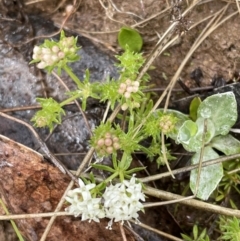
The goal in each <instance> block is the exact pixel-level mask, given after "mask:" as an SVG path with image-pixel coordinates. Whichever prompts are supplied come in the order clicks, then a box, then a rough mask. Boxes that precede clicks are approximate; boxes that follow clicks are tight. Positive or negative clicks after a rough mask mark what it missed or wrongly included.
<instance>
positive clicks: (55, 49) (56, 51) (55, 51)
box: [52, 45, 60, 54]
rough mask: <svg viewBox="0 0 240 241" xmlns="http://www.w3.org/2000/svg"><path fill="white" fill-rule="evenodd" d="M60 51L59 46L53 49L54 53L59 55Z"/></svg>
mask: <svg viewBox="0 0 240 241" xmlns="http://www.w3.org/2000/svg"><path fill="white" fill-rule="evenodd" d="M59 50H60V49H59V48H58V46H56V45H55V46H53V47H52V51H53V53H55V54H56V53H58V52H59Z"/></svg>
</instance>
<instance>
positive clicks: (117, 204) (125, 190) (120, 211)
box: [103, 176, 145, 229]
mask: <svg viewBox="0 0 240 241" xmlns="http://www.w3.org/2000/svg"><path fill="white" fill-rule="evenodd" d="M103 198H104V209H105V212H106V217H107V218H110V219H111V220H110V222H109V223H108V226H107V228H108V229H111V227H112V222H113V221H115V222H118V221H121V222H122V223H123V222H124V221H126V220H130V219H135V221H136V222H139V221H138V216H139V215H138V211H140V210H143V204H142V203H141V202H140V200H141V201H145V196H144V194H143V193H142V185H141V183H136V179H135V177H134V176H133V177H132V178H131V180H130V181H123V183H117V184H116V185H112V184H111V185H110V186H109V187H107V188H106V190H105V193H104V194H103Z"/></svg>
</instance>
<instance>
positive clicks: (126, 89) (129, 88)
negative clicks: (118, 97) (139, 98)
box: [118, 79, 139, 99]
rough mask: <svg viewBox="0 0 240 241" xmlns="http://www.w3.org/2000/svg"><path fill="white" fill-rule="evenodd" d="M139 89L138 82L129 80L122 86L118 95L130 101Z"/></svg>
mask: <svg viewBox="0 0 240 241" xmlns="http://www.w3.org/2000/svg"><path fill="white" fill-rule="evenodd" d="M138 88H139V82H138V81H131V80H130V79H127V80H126V81H125V83H121V84H120V86H119V89H118V93H119V94H122V95H123V96H124V97H125V98H126V99H129V98H130V97H131V94H132V93H136V92H137V91H138Z"/></svg>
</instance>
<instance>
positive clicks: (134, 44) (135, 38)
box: [118, 27, 143, 52]
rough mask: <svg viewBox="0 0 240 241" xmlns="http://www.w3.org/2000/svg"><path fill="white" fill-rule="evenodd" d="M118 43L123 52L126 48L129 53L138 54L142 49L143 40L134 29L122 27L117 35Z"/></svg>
mask: <svg viewBox="0 0 240 241" xmlns="http://www.w3.org/2000/svg"><path fill="white" fill-rule="evenodd" d="M118 43H119V45H120V46H121V48H122V49H124V50H126V48H127V47H128V48H129V50H130V51H133V52H139V51H140V50H141V49H142V45H143V39H142V37H141V35H140V34H139V33H138V31H136V30H135V29H132V28H129V27H123V28H121V29H120V31H119V33H118Z"/></svg>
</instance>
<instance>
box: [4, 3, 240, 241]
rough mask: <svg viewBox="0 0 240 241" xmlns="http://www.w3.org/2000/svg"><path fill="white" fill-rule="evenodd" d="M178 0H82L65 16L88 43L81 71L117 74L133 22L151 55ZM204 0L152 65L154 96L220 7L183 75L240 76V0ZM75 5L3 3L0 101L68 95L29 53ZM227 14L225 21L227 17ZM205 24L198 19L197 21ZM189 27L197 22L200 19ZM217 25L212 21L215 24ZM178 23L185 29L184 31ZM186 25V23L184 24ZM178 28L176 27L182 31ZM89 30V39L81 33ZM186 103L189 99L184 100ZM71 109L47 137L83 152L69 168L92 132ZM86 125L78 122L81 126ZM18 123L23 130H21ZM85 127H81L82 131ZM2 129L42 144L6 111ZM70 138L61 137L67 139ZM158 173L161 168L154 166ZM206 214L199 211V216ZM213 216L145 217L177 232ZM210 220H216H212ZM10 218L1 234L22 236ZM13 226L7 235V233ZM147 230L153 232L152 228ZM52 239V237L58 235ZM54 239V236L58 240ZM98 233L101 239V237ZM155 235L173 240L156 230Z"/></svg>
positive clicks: (163, 211)
mask: <svg viewBox="0 0 240 241" xmlns="http://www.w3.org/2000/svg"><path fill="white" fill-rule="evenodd" d="M177 2H178V1H177V0H175V1H170V0H169V1H165V0H158V1H155V0H145V1H142V0H139V1H132V2H131V3H129V1H127V0H114V1H110V0H109V1H107V0H105V1H97V0H89V1H85V0H82V1H79V2H78V8H77V9H76V12H75V13H74V14H73V15H72V16H71V17H70V18H69V19H68V21H67V22H66V23H64V29H65V30H67V31H69V32H68V34H76V35H79V45H81V46H82V49H81V52H80V54H81V55H82V59H81V62H78V63H76V64H75V65H74V66H73V69H74V71H75V73H76V74H78V76H79V77H80V78H82V77H83V75H84V71H85V69H86V68H89V69H90V72H91V79H92V81H96V80H103V79H104V77H105V76H106V75H107V74H110V75H111V76H115V77H116V76H117V72H116V69H115V67H114V61H115V58H114V56H115V55H116V54H117V53H120V51H121V50H120V48H119V47H118V44H117V33H118V31H119V29H120V28H121V26H125V25H127V26H135V27H136V29H137V30H138V31H139V32H140V33H141V35H142V36H143V39H144V46H143V53H144V55H145V56H146V57H148V56H150V55H151V51H152V50H153V48H154V46H155V45H156V43H157V42H158V40H159V37H161V36H162V35H163V34H164V32H165V30H166V29H167V28H168V27H169V25H170V24H171V21H172V14H171V9H170V8H171V6H172V5H171V3H175V4H176V3H177ZM199 2H202V3H200V4H199V5H198V6H197V7H195V8H194V9H193V10H192V11H191V12H190V14H189V15H188V17H187V19H186V21H187V25H188V26H185V25H184V26H185V27H186V28H187V27H188V28H189V30H188V31H184V34H183V35H182V37H181V38H178V40H176V41H175V42H174V43H173V44H172V46H171V47H170V48H168V49H167V50H165V51H164V53H163V54H162V55H161V56H159V57H157V58H156V59H155V61H154V63H153V65H154V66H155V69H154V70H151V71H149V74H150V75H151V83H153V84H154V87H156V88H159V90H158V91H159V92H156V95H160V93H161V91H162V89H164V87H165V86H166V85H167V84H168V83H169V81H170V80H171V78H172V77H173V76H174V74H175V72H176V71H177V69H178V67H179V66H180V64H181V63H182V61H183V59H184V58H185V56H186V55H187V53H188V51H189V49H190V48H191V46H193V43H194V42H195V41H196V39H197V38H198V36H199V35H200V34H201V33H202V32H203V30H204V28H205V27H206V26H207V24H208V23H210V20H209V19H208V20H206V21H203V22H202V23H199V21H201V20H203V19H205V18H207V17H209V16H212V15H214V14H216V13H217V12H218V11H220V10H221V9H222V8H224V7H226V10H225V12H223V14H222V16H221V20H223V19H225V18H226V17H228V16H229V17H230V16H231V14H232V13H234V12H236V14H235V15H234V16H232V17H231V18H229V19H225V21H223V22H222V24H221V25H219V26H218V27H217V28H216V30H214V31H213V32H212V33H211V34H209V36H208V37H207V38H206V39H205V40H204V41H203V42H202V44H201V45H200V46H199V47H198V48H197V49H196V50H195V51H194V52H193V54H192V55H191V57H190V58H189V60H188V62H187V64H186V65H185V66H184V68H183V70H182V71H181V74H180V76H179V78H180V77H181V79H182V81H183V82H184V83H185V84H186V85H187V86H188V87H190V88H194V87H199V86H201V87H203V86H211V85H212V83H213V82H214V80H219V85H221V84H222V83H225V82H233V81H237V80H238V79H239V73H240V57H239V56H240V41H239V35H240V21H239V13H238V12H237V5H236V2H235V1H220V0H212V1H208V2H207V3H205V1H199ZM190 3H191V1H182V2H181V3H180V5H179V6H180V11H181V12H184V9H185V8H186V7H187V5H188V4H190ZM68 4H72V2H71V1H50V2H49V1H41V2H34V3H33V2H31V1H23V4H21V3H20V2H19V3H18V4H17V3H16V2H15V1H8V3H5V2H4V1H1V2H0V17H1V23H0V33H1V36H0V44H1V49H0V54H1V60H0V72H1V76H0V101H1V103H0V108H1V109H6V108H13V107H23V106H30V105H35V104H36V101H35V98H36V97H37V96H53V97H54V98H56V99H62V98H63V93H64V92H65V90H64V88H63V87H62V86H61V84H59V83H58V82H57V81H56V79H55V78H54V77H51V76H48V75H46V73H44V72H41V71H39V70H36V69H35V68H34V67H33V66H30V67H29V66H28V62H29V61H30V59H31V54H32V53H31V51H32V48H33V46H34V44H37V43H38V41H42V39H43V35H45V36H49V35H50V34H52V33H54V32H55V31H57V30H58V28H59V26H61V25H62V23H63V21H64V18H65V17H66V14H67V13H66V6H67V5H68ZM221 20H220V21H219V22H221ZM198 23H199V24H198ZM194 25H196V26H195V27H193V28H192V29H191V26H194ZM210 25H211V26H213V23H211V24H210ZM182 30H183V29H179V33H178V34H179V35H180V34H181V33H182V32H183V31H182ZM184 30H187V29H184ZM176 35H177V33H176ZM35 36H42V37H41V38H39V39H34V40H33V41H29V42H28V43H27V44H24V43H25V42H26V41H28V40H31V39H32V38H34V37H35ZM82 36H84V37H85V38H83V37H82ZM199 68H200V69H201V71H202V74H203V75H202V77H199V76H198V75H197V77H196V72H195V75H194V76H195V77H196V78H195V79H197V80H198V81H194V80H193V79H194V76H193V74H192V78H191V73H192V72H193V71H194V70H196V69H197V70H199ZM63 79H64V81H65V83H66V84H67V85H68V86H69V88H70V89H71V88H73V85H72V84H71V82H70V80H69V79H67V77H66V76H63ZM175 88H176V89H178V92H174V94H173V95H172V98H171V103H170V104H172V105H174V101H175V100H178V99H179V98H182V97H183V96H186V94H185V93H183V91H181V90H179V89H181V88H180V86H179V85H178V84H177V85H176V86H175ZM90 107H91V108H89V109H90V111H89V112H88V113H87V117H88V119H89V122H90V125H91V127H94V126H95V125H97V124H98V122H99V120H100V119H99V117H100V116H101V115H102V111H103V110H102V107H101V106H99V105H97V104H96V103H94V102H93V103H91V104H90ZM184 108H188V106H186V105H184ZM33 113H34V111H33V110H27V111H20V112H11V113H10V114H11V115H13V116H15V117H18V118H21V119H23V120H25V121H29V119H30V118H31V116H32V115H33ZM67 114H68V115H69V116H70V115H72V118H71V119H69V120H66V121H65V122H64V123H63V125H62V126H61V127H59V128H57V129H56V131H55V132H54V134H53V135H52V137H51V138H50V139H49V140H48V141H46V143H47V144H48V146H49V148H50V149H51V150H52V151H53V152H55V153H81V155H78V158H76V156H71V157H67V158H65V157H60V159H61V160H62V162H63V163H64V164H65V165H67V167H68V168H71V169H76V168H77V166H78V165H79V163H80V162H81V160H82V156H83V155H84V153H85V152H86V151H87V149H88V145H87V144H86V143H87V141H86V140H87V139H88V137H89V133H88V131H87V129H86V127H85V126H84V123H83V120H82V117H81V116H79V115H75V114H76V109H74V108H72V109H71V108H70V109H68V110H67ZM79 126H80V127H79ZM19 130H20V131H21V132H19ZM80 130H81V131H80ZM0 134H3V135H6V136H8V137H9V138H12V139H14V140H16V141H18V142H20V143H23V144H25V145H27V146H29V147H31V148H34V149H37V148H38V145H37V143H36V141H35V140H34V138H33V137H29V132H28V131H27V130H26V129H25V128H24V127H22V126H19V125H17V124H16V123H14V122H13V123H12V122H10V121H8V120H4V119H3V118H2V117H1V125H0ZM39 135H40V136H41V137H42V138H43V139H45V138H46V137H47V135H48V132H47V131H45V130H40V131H39ZM63 139H64V140H66V141H64V143H63V141H62V140H63ZM150 171H152V172H153V173H155V172H156V167H155V166H153V167H151V168H150ZM169 183H171V181H169V180H165V181H164V182H161V183H158V185H159V186H160V187H162V188H165V189H167V188H170V189H171V188H172V187H171V185H170V184H169ZM178 185H179V186H180V185H182V184H181V183H179V184H178ZM199 216H201V218H199ZM209 216H210V214H209V215H207V217H205V216H204V217H203V215H199V212H198V211H196V210H194V209H192V208H186V207H185V206H184V207H182V209H179V212H178V213H177V214H176V213H175V212H174V210H172V209H171V208H168V209H167V208H156V209H151V210H150V209H149V210H148V211H147V213H146V216H143V220H144V221H146V223H148V224H149V225H150V226H152V227H156V228H157V229H159V230H162V231H166V232H167V233H171V234H172V235H176V236H179V234H180V232H182V230H188V227H190V229H191V225H192V224H193V223H195V222H199V223H202V224H204V225H206V226H207V225H209V223H205V220H206V219H208V218H209ZM210 223H211V221H210ZM7 226H8V225H7V224H6V222H2V226H0V228H1V230H4V231H5V232H1V235H2V236H0V240H1V241H4V240H8V241H10V240H16V238H15V236H14V235H12V231H9V228H7ZM7 233H9V234H7ZM147 235H151V233H148V234H147ZM53 240H54V239H53ZM55 240H56V239H55ZM99 240H101V239H100V238H99ZM145 240H154V238H153V237H152V238H149V239H147V238H145ZM155 240H168V239H164V238H162V239H161V238H159V237H156V239H155Z"/></svg>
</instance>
